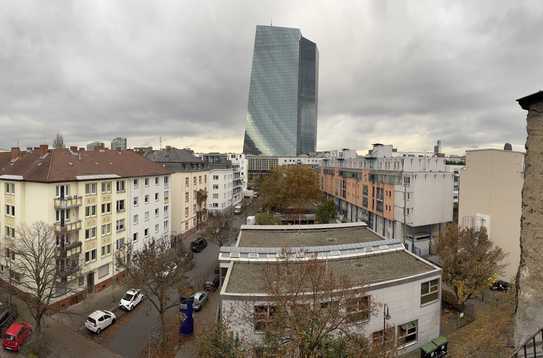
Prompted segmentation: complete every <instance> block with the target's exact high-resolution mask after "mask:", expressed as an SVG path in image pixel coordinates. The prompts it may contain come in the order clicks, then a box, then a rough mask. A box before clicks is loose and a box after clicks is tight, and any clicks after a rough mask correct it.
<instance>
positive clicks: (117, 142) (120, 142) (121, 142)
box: [111, 137, 128, 150]
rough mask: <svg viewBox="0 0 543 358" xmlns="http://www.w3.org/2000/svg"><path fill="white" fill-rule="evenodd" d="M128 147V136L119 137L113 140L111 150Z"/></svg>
mask: <svg viewBox="0 0 543 358" xmlns="http://www.w3.org/2000/svg"><path fill="white" fill-rule="evenodd" d="M126 149H128V146H127V142H126V138H125V137H117V138H113V140H112V141H111V150H126Z"/></svg>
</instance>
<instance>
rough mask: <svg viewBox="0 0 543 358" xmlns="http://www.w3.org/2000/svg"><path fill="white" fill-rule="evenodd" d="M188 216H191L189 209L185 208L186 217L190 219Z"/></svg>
mask: <svg viewBox="0 0 543 358" xmlns="http://www.w3.org/2000/svg"><path fill="white" fill-rule="evenodd" d="M188 216H189V208H188V207H186V208H185V217H188Z"/></svg>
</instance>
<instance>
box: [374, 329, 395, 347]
mask: <svg viewBox="0 0 543 358" xmlns="http://www.w3.org/2000/svg"><path fill="white" fill-rule="evenodd" d="M383 332H385V336H384V337H383ZM383 338H384V341H383ZM371 340H372V343H373V344H374V345H377V346H379V345H383V344H384V343H393V342H394V327H387V329H386V330H385V331H383V330H380V331H377V332H373V333H372V335H371Z"/></svg>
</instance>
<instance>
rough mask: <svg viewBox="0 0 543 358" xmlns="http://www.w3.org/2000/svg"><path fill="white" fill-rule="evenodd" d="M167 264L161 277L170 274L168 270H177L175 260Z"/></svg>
mask: <svg viewBox="0 0 543 358" xmlns="http://www.w3.org/2000/svg"><path fill="white" fill-rule="evenodd" d="M167 266H168V268H167V269H166V270H164V271H162V277H166V276H168V275H169V274H170V272H174V271H175V270H177V264H176V263H175V262H170V263H169V264H168V265H167Z"/></svg>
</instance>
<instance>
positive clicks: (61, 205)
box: [55, 195, 83, 209]
mask: <svg viewBox="0 0 543 358" xmlns="http://www.w3.org/2000/svg"><path fill="white" fill-rule="evenodd" d="M82 204H83V199H82V198H81V197H80V196H77V195H74V196H65V197H63V198H55V209H70V208H77V207H80V206H81V205H82Z"/></svg>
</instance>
